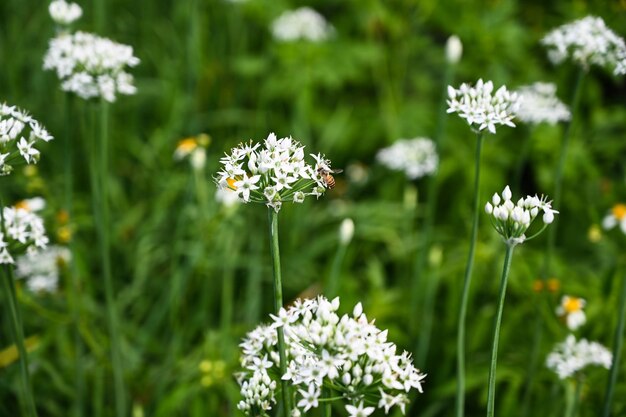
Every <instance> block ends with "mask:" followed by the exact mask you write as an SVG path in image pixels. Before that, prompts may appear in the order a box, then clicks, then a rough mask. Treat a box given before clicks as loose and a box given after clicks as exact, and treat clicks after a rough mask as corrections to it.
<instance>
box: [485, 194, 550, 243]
mask: <svg viewBox="0 0 626 417" xmlns="http://www.w3.org/2000/svg"><path fill="white" fill-rule="evenodd" d="M511 198H512V195H511V189H510V188H509V186H508V185H507V186H506V187H505V188H504V191H502V197H500V196H499V195H498V193H495V194H494V195H493V197H492V198H491V202H487V204H486V205H485V211H486V212H487V214H490V215H491V223H492V224H493V227H494V228H495V229H496V231H497V232H498V233H499V234H500V236H502V238H503V239H504V241H505V242H506V243H507V244H509V245H516V244H519V243H523V242H524V241H525V240H526V239H532V238H533V237H535V236H537V235H538V234H539V233H541V231H543V228H542V229H541V230H540V231H539V232H537V233H535V234H534V235H533V236H531V237H529V238H527V237H526V235H525V234H524V233H526V230H528V228H529V227H530V225H531V224H532V222H533V221H534V220H535V218H536V217H537V215H538V214H539V211H542V212H543V218H542V220H543V223H544V226H543V227H544V228H545V227H546V226H547V225H548V224H550V223H552V222H553V221H554V214H556V213H558V211H556V210H553V209H552V207H551V205H550V202H549V201H547V199H546V198H545V197H541V198H539V197H537V196H536V195H535V196H534V197H533V196H527V197H526V198H520V199H519V200H518V201H517V204H515V203H513V201H511Z"/></svg>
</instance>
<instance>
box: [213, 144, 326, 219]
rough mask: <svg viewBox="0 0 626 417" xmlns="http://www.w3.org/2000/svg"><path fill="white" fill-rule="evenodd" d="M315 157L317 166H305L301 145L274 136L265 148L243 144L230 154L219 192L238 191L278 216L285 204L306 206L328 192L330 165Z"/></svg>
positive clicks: (219, 176) (224, 160)
mask: <svg viewBox="0 0 626 417" xmlns="http://www.w3.org/2000/svg"><path fill="white" fill-rule="evenodd" d="M311 156H312V157H313V159H314V160H315V166H312V165H309V164H307V163H306V162H305V160H304V146H302V145H301V144H300V142H298V141H296V140H294V139H292V138H291V137H289V138H282V139H277V138H276V135H275V134H274V133H270V134H269V136H268V137H267V139H266V140H265V141H264V142H263V145H262V146H261V144H260V143H254V144H253V143H252V142H250V143H248V144H240V145H239V146H238V147H236V148H233V149H232V150H231V153H230V155H229V154H226V156H225V157H223V158H222V159H221V160H220V162H221V163H222V165H223V166H224V167H223V169H222V170H221V171H219V172H218V173H217V177H216V178H215V181H216V182H217V185H218V188H221V189H224V188H229V189H231V190H233V191H236V192H237V195H238V196H239V198H241V200H242V201H243V202H245V203H248V202H253V203H263V204H266V205H267V206H268V207H272V208H273V209H274V210H275V211H276V212H278V211H279V210H280V208H281V206H282V203H284V202H289V201H292V202H294V203H302V202H303V201H304V199H305V198H306V197H308V196H311V195H313V196H316V197H319V196H321V195H322V194H324V192H325V191H326V187H327V184H326V180H325V177H326V175H324V174H325V173H328V172H330V171H331V168H330V161H328V160H327V159H325V158H324V156H323V155H321V154H318V155H311Z"/></svg>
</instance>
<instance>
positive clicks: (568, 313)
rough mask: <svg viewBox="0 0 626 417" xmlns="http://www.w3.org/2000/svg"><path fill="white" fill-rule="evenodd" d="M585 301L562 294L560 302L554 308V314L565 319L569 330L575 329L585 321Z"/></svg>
mask: <svg viewBox="0 0 626 417" xmlns="http://www.w3.org/2000/svg"><path fill="white" fill-rule="evenodd" d="M585 304H587V302H586V301H585V300H584V299H583V298H579V297H572V296H569V295H564V296H563V297H562V298H561V304H559V305H558V307H557V308H556V314H558V315H559V316H560V317H561V318H563V319H564V320H565V324H566V325H567V327H568V328H569V329H570V330H576V329H578V328H579V327H580V326H582V325H583V324H585V323H586V322H587V317H586V316H585V312H584V311H583V308H585Z"/></svg>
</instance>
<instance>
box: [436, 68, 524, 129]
mask: <svg viewBox="0 0 626 417" xmlns="http://www.w3.org/2000/svg"><path fill="white" fill-rule="evenodd" d="M493 90H494V87H493V83H492V82H491V81H487V82H484V81H483V80H482V79H480V80H478V82H477V83H476V85H475V86H474V87H472V86H470V85H469V84H461V87H459V88H458V89H455V88H453V87H452V86H448V98H449V99H448V113H458V115H459V117H461V118H463V119H465V120H466V121H467V123H468V124H469V125H470V126H472V127H475V128H477V129H478V130H484V129H487V130H488V131H489V132H491V133H496V125H506V126H510V127H515V124H513V122H512V120H513V117H514V116H515V112H516V111H517V108H518V107H519V97H518V95H517V93H515V92H510V91H508V90H507V89H506V87H505V86H502V87H500V88H499V89H498V90H496V91H495V93H494V91H493Z"/></svg>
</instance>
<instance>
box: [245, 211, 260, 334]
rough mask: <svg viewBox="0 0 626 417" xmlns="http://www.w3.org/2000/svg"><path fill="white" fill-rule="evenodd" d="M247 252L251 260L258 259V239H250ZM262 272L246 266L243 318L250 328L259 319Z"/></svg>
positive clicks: (252, 265)
mask: <svg viewBox="0 0 626 417" xmlns="http://www.w3.org/2000/svg"><path fill="white" fill-rule="evenodd" d="M251 220H252V219H251ZM249 251H250V253H251V256H252V257H253V259H258V258H259V254H260V253H261V251H262V247H261V241H260V240H259V239H250V248H249ZM262 271H263V270H262V269H261V268H255V267H254V263H253V262H250V263H249V264H248V273H247V276H248V282H247V286H246V306H245V317H246V324H248V325H250V326H254V325H256V324H257V323H258V322H259V320H260V317H261V313H260V312H261V300H262V297H263V285H262V284H263V275H262Z"/></svg>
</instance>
